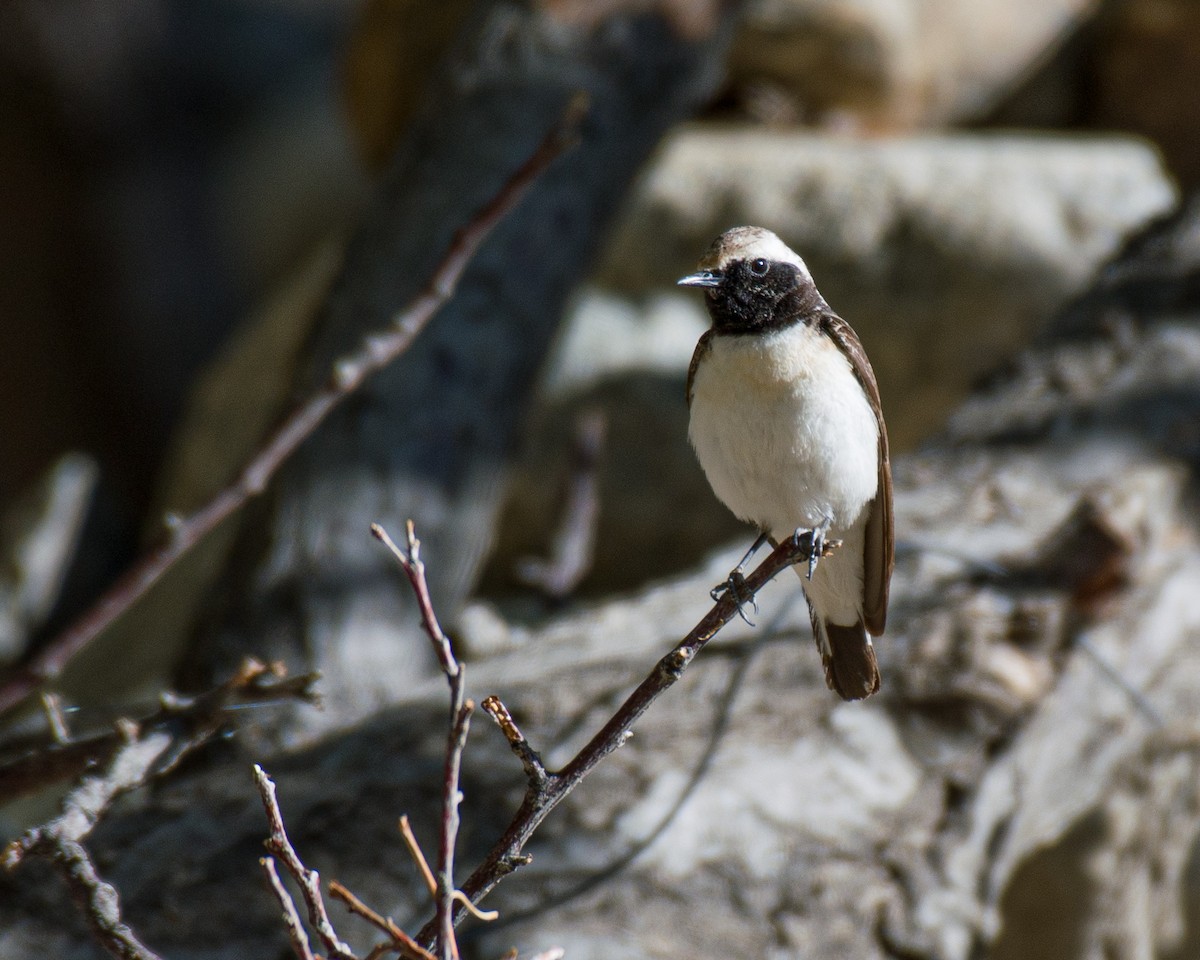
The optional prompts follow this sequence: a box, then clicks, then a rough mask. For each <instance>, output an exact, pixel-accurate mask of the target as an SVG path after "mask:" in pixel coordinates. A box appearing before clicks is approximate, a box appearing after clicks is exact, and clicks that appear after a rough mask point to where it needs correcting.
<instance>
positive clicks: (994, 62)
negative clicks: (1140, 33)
mask: <svg viewBox="0 0 1200 960" xmlns="http://www.w3.org/2000/svg"><path fill="white" fill-rule="evenodd" d="M1098 6H1099V4H1098V3H1097V2H1096V0H1017V2H1015V3H1012V2H1010V3H1005V2H1001V0H972V2H971V3H962V2H960V0H754V2H752V3H750V4H749V9H748V11H747V14H746V19H745V22H744V23H743V25H742V29H741V31H740V32H739V35H738V38H737V42H736V44H735V46H734V50H733V55H732V58H731V62H730V73H731V77H732V80H733V82H734V83H735V84H736V85H742V86H752V85H756V84H762V83H764V82H766V83H768V84H770V85H772V86H774V87H776V88H778V89H779V90H781V91H782V92H783V93H784V94H785V95H786V96H787V97H789V98H791V99H792V101H793V103H794V106H793V109H794V110H796V111H797V112H798V113H799V115H800V116H801V117H802V118H804V119H806V120H809V121H811V122H817V123H821V122H824V123H836V124H845V123H847V122H849V123H852V124H855V125H858V126H865V127H872V128H876V129H879V128H884V129H897V128H905V127H912V126H917V125H934V124H940V123H947V122H953V121H962V120H969V119H972V118H976V117H979V116H980V115H981V114H983V113H984V112H985V111H986V110H987V109H988V108H989V107H991V106H992V105H993V104H994V103H995V102H996V101H997V100H998V99H999V98H1000V97H1002V96H1003V95H1004V94H1005V93H1006V92H1008V91H1009V90H1011V89H1012V87H1013V86H1014V85H1015V84H1016V83H1018V82H1019V81H1020V79H1021V78H1022V77H1023V76H1024V75H1025V74H1026V72H1027V71H1029V70H1030V69H1032V68H1033V67H1034V66H1036V65H1037V64H1038V63H1040V62H1042V60H1043V59H1044V58H1045V57H1047V56H1048V55H1049V54H1050V53H1052V52H1053V50H1054V49H1055V48H1056V47H1057V46H1058V45H1059V44H1060V43H1061V42H1062V40H1063V39H1064V38H1065V37H1066V36H1068V35H1069V34H1070V33H1071V31H1072V30H1073V29H1074V28H1076V27H1078V26H1079V25H1080V24H1081V23H1082V22H1084V21H1086V20H1087V19H1088V18H1089V17H1090V16H1091V14H1093V13H1094V12H1095V10H1096V8H1097V7H1098ZM753 95H754V94H753V92H752V91H751V92H750V96H751V97H753Z"/></svg>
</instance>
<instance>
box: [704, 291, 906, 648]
mask: <svg viewBox="0 0 1200 960" xmlns="http://www.w3.org/2000/svg"><path fill="white" fill-rule="evenodd" d="M821 329H822V331H823V332H825V333H826V334H828V335H829V337H830V338H831V339H832V340H833V342H834V343H835V344H837V347H838V349H839V350H841V351H842V353H843V354H845V356H846V359H847V360H849V361H850V366H851V367H852V368H853V370H854V375H855V376H856V377H858V382H859V383H861V384H862V387H863V390H865V391H866V393H867V399H868V400H869V401H870V402H871V409H872V410H874V411H875V421H876V423H878V424H879V488H878V490H877V491H876V493H875V499H874V500H872V501H871V505H870V506H869V507H868V508H867V509H868V510H869V511H870V513H869V514H868V515H867V531H866V545H865V547H864V548H863V560H864V561H865V567H864V571H863V622H864V623H865V624H866V627H867V631H868V632H869V633H870V634H871V635H872V636H876V637H877V636H879V635H880V634H881V633H883V628H884V625H885V624H886V623H887V607H888V588H889V586H890V585H891V581H892V568H893V567H894V566H895V563H896V538H895V532H894V531H893V529H892V462H891V458H890V456H889V454H888V438H887V425H886V424H885V423H884V422H883V407H882V405H881V404H880V402H879V385H878V384H877V383H876V382H875V371H873V370H872V369H871V361H869V360H868V359H867V354H866V351H865V350H863V346H862V343H860V342H859V339H858V335H857V334H856V333H855V332H854V330H853V329H852V328H851V326H850V324H848V323H847V322H846V321H845V320H843V319H842V318H841V317H839V316H838V315H837V314H835V313H832V312H831V313H826V314H825V315H824V316H823V317H822V318H821ZM692 363H693V366H694V365H695V360H694V359H693V361H692Z"/></svg>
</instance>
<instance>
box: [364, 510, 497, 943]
mask: <svg viewBox="0 0 1200 960" xmlns="http://www.w3.org/2000/svg"><path fill="white" fill-rule="evenodd" d="M371 533H372V535H373V536H374V537H375V538H376V539H377V540H379V541H380V542H382V543H383V544H384V546H386V547H387V548H388V549H389V550H390V551H391V552H392V555H393V556H395V558H396V560H397V562H398V563H399V564H400V567H401V569H402V570H403V571H404V573H405V575H406V576H407V577H408V582H409V583H410V584H411V585H412V589H413V593H414V594H415V596H416V598H417V607H418V608H419V609H420V611H421V626H422V627H423V628H424V630H425V633H426V634H428V636H429V641H430V643H432V644H433V652H434V655H435V656H436V657H437V659H438V663H439V664H440V665H441V668H442V673H444V674H445V675H446V682H447V683H448V684H449V686H450V731H449V734H448V735H447V740H446V760H445V765H444V766H443V770H442V823H441V829H440V830H439V832H438V868H437V875H436V877H435V880H436V890H435V891H434V902H435V903H436V904H437V931H438V933H437V938H436V943H437V944H438V945H439V949H440V956H441V957H442V960H458V956H459V954H458V942H457V941H456V940H455V937H454V924H455V921H454V915H455V902H456V900H458V901H459V902H461V900H462V899H467V898H461V897H456V896H455V894H457V893H458V888H457V887H456V886H455V883H454V847H455V843H456V842H457V840H458V828H459V814H458V808H459V804H460V803H461V801H462V791H461V790H460V789H459V775H460V773H461V770H462V755H463V750H464V749H465V748H466V746H467V731H468V729H469V727H470V722H471V714H472V713H473V712H474V710H475V704H474V703H473V702H472V701H470V700H467V699H466V693H465V691H466V668H465V667H463V665H462V664H461V663H459V661H458V658H457V657H455V655H454V647H453V645H452V644H451V643H450V638H449V637H448V636H446V633H445V631H444V630H442V625H441V624H440V623H439V622H438V618H437V614H436V613H435V612H434V609H433V599H432V598H431V597H430V595H429V581H428V580H427V579H426V577H425V564H424V562H423V561H422V560H421V541H420V540H418V539H417V535H416V532H415V531H414V529H413V523H412V521H411V520H409V521H408V523H407V524H406V525H405V548H404V549H403V550H402V549H401V548H400V547H398V546H396V544H395V542H394V541H393V540H392V538H391V537H389V536H388V534H387V531H386V530H384V529H383V527H381V526H380V525H379V524H377V523H374V524H372V525H371ZM410 836H411V831H410V832H409V834H408V835H406V837H405V840H406V841H408V840H409V837H410ZM409 849H410V850H415V852H414V857H416V858H417V860H418V863H422V862H423V861H424V859H425V858H424V856H423V855H421V853H420V848H419V847H418V846H417V844H416V840H415V838H414V839H412V840H411V842H410V843H409ZM426 871H428V866H426ZM430 946H432V944H430Z"/></svg>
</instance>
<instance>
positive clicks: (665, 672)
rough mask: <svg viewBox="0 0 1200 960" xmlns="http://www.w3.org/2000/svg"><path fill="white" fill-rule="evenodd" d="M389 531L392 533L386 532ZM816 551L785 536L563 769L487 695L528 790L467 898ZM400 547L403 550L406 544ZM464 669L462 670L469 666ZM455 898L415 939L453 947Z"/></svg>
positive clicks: (419, 582)
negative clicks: (711, 648)
mask: <svg viewBox="0 0 1200 960" xmlns="http://www.w3.org/2000/svg"><path fill="white" fill-rule="evenodd" d="M373 530H374V531H375V535H376V536H380V535H381V534H382V531H381V530H378V528H373ZM409 530H410V534H409V535H410V537H412V534H411V523H410V526H409ZM384 537H386V534H384V535H383V536H381V537H380V538H381V539H383V538H384ZM413 539H415V538H413ZM385 542H387V541H385ZM392 547H393V550H396V548H395V546H394V545H392ZM811 551H812V539H811V536H805V537H800V538H799V539H798V540H797V539H795V538H791V537H789V538H787V539H785V540H784V541H783V542H782V543H780V544H779V545H778V546H777V547H776V548H775V549H774V550H773V551H772V552H771V553H770V555H769V556H767V558H766V559H765V560H764V561H763V562H762V563H761V564H759V566H758V567H757V568H756V569H755V570H754V571H753V572H752V573H750V575H749V576H747V577H746V578H745V582H744V586H743V587H742V589H740V590H739V591H738V596H737V597H735V596H734V595H733V591H726V592H725V593H724V594H722V595H721V597H720V598H719V599H718V600H717V601H716V602H715V604H714V606H713V608H712V609H711V610H710V611H709V612H708V613H707V614H706V615H705V616H704V618H703V619H701V620H700V622H699V623H697V624H696V626H695V627H693V628H692V630H691V631H690V632H689V633H688V635H687V636H686V637H684V638H683V640H681V641H680V642H679V643H678V644H677V645H676V646H675V648H674V649H673V650H672V651H671V652H670V653H668V654H667V655H666V656H665V657H663V658H662V659H661V660H660V661H659V662H658V664H657V665H656V666H655V668H654V670H653V671H652V672H651V673H650V675H649V676H648V677H647V678H646V679H645V680H643V681H642V683H641V684H640V685H639V686H638V687H637V689H635V690H634V691H633V693H632V694H630V695H629V697H628V698H627V699H626V700H625V702H624V703H623V704H622V705H621V707H620V708H619V709H618V710H617V712H616V713H615V714H614V715H613V716H612V718H611V719H610V720H609V721H608V722H607V723H606V724H605V725H604V726H603V728H601V730H600V731H599V732H598V733H597V734H596V735H595V736H594V737H592V739H591V740H590V741H589V742H588V743H587V745H585V746H584V747H583V749H582V750H580V751H579V753H577V754H576V755H575V757H574V758H573V759H572V760H571V761H570V762H569V763H567V765H566V766H565V767H563V768H562V769H561V770H559V771H557V772H553V771H549V770H547V769H546V766H545V764H544V763H543V761H542V759H541V756H540V755H539V754H538V753H537V751H536V750H534V749H533V748H532V747H531V746H530V744H529V742H528V741H527V740H526V738H525V736H524V735H523V734H522V733H521V731H520V730H519V729H518V727H517V725H516V723H515V722H514V721H513V719H512V716H511V714H510V713H509V712H508V710H507V709H506V708H505V706H504V704H503V703H502V702H501V701H500V700H499V698H497V697H488V698H487V699H486V700H485V701H484V703H483V707H484V710H485V711H486V712H487V713H488V714H489V715H491V716H492V717H493V719H495V720H496V722H497V724H498V725H499V727H500V729H501V731H502V732H503V733H504V736H505V738H506V739H507V740H508V743H509V746H510V747H511V748H512V751H513V753H514V754H516V756H517V757H518V759H520V761H521V765H522V766H523V767H524V769H525V775H526V781H527V786H526V790H525V797H524V799H523V800H522V802H521V806H520V807H519V808H518V810H517V812H516V814H515V815H514V817H513V819H512V822H511V823H510V824H509V826H508V829H507V830H506V831H505V833H504V835H503V836H502V837H501V838H500V840H499V841H498V842H497V843H496V845H495V846H494V847H493V848H492V850H491V852H490V853H489V854H488V855H487V857H486V858H485V859H484V861H483V863H481V864H480V865H479V866H478V867H477V868H476V869H475V871H474V872H473V873H472V874H471V876H470V877H468V878H467V880H466V882H464V883H463V885H462V888H461V890H462V894H463V896H464V897H466V899H467V900H469V901H470V902H472V903H478V901H479V900H480V899H481V898H482V897H484V896H486V895H487V893H489V892H490V891H491V890H492V889H493V888H494V887H495V886H496V884H498V883H499V882H500V881H501V880H502V879H503V878H504V877H505V876H507V875H508V874H510V873H512V872H513V870H515V869H517V868H518V867H520V866H522V865H523V864H525V863H528V862H529V857H528V856H527V855H525V854H523V853H522V851H523V850H524V847H525V844H526V843H527V842H528V841H529V838H530V837H531V836H532V835H533V833H534V831H535V830H537V828H538V827H539V826H540V825H541V823H542V821H543V820H545V819H546V816H547V815H548V814H549V813H550V811H551V810H553V809H554V808H555V807H556V806H558V804H559V803H561V802H562V800H563V799H564V798H565V797H566V796H567V795H568V794H569V793H570V792H571V791H572V790H574V789H575V787H577V786H578V785H579V783H580V782H581V781H582V780H583V778H584V777H586V776H587V775H588V774H589V773H590V772H591V771H592V770H593V769H594V768H595V767H596V765H597V764H598V763H599V762H600V761H601V760H603V759H604V758H605V757H607V756H608V755H609V754H611V753H612V752H613V751H615V750H616V749H617V748H618V747H620V746H621V745H622V744H623V743H625V742H626V741H627V740H628V739H629V737H630V736H632V728H633V725H634V723H636V722H637V720H638V719H639V718H640V717H641V716H642V714H644V713H645V712H646V711H647V710H648V709H649V708H650V705H651V704H652V703H653V702H654V701H655V700H656V699H658V697H659V696H660V695H661V694H662V693H663V692H664V691H666V690H667V689H668V688H669V687H671V686H673V685H674V684H675V683H676V681H678V680H679V679H680V677H682V676H683V673H684V671H685V670H686V669H687V667H688V665H689V664H690V663H691V662H692V660H693V659H695V657H696V654H698V653H699V652H700V651H701V650H702V649H703V648H704V646H705V644H707V643H708V642H709V641H710V640H711V639H712V638H713V637H714V636H716V634H717V632H718V631H719V630H721V628H722V627H724V626H725V625H726V624H727V623H728V622H729V621H730V620H732V619H733V618H734V617H735V616H737V614H738V609H739V605H740V603H746V602H748V600H749V599H750V598H753V597H754V596H756V595H757V593H758V592H759V591H760V590H761V589H762V588H763V587H764V586H766V584H767V583H768V582H769V581H770V580H772V579H773V578H774V577H775V575H776V574H778V573H779V572H780V571H781V570H783V569H785V568H786V567H789V566H792V565H793V564H796V563H801V562H806V561H807V560H808V559H809V557H810V555H811ZM397 555H398V556H399V552H398V551H397ZM401 562H402V563H403V562H404V561H403V560H402V561H401ZM405 572H406V573H408V574H409V580H410V582H411V583H412V585H413V589H414V590H416V591H417V592H418V604H419V606H421V608H422V610H424V609H425V606H426V604H425V600H424V599H423V596H422V594H423V595H424V597H427V595H428V587H427V585H425V583H424V568H423V567H421V568H420V576H419V577H417V576H416V575H415V574H414V573H413V572H410V566H405ZM433 622H435V623H436V618H434V619H433ZM435 646H436V643H435ZM459 676H460V677H461V668H460V672H459ZM447 899H448V900H449V906H450V908H451V909H450V912H449V915H447V914H446V913H444V912H443V909H445V908H444V906H443V903H444V902H445V901H439V909H438V913H437V915H436V916H435V917H434V918H433V919H432V920H430V921H429V922H428V923H426V924H425V926H424V927H422V928H421V931H420V932H419V933H418V934H417V936H416V938H415V939H416V941H417V942H418V943H419V944H421V945H422V946H424V947H429V946H431V945H433V944H435V943H441V944H443V949H445V944H446V938H447V932H446V925H447V923H449V924H450V929H451V930H452V929H453V925H455V924H457V923H458V922H459V921H460V920H462V918H463V917H464V916H465V915H466V913H467V910H466V908H465V907H464V906H462V905H461V904H460V903H457V902H456V901H454V900H452V899H450V898H447ZM443 955H445V954H443Z"/></svg>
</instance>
